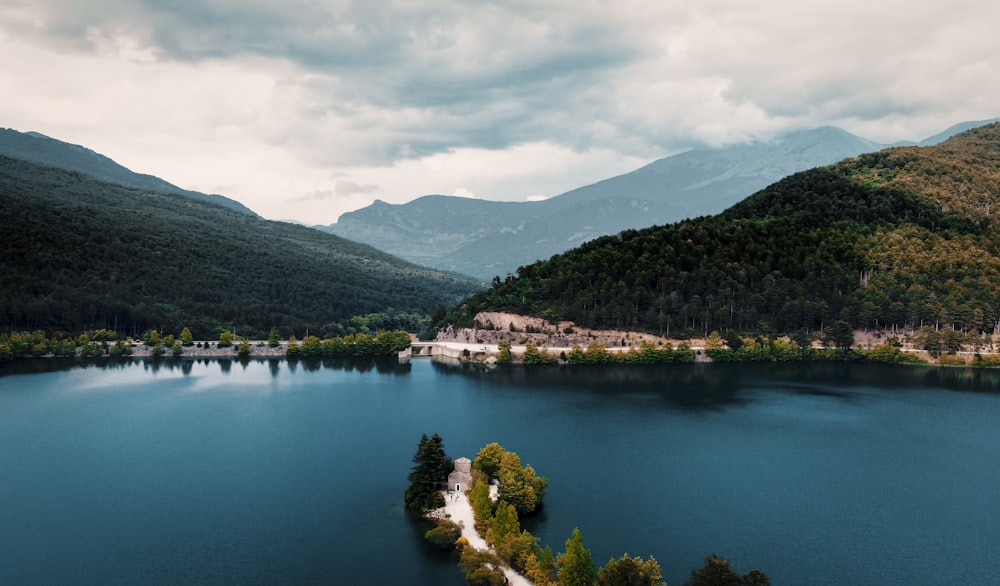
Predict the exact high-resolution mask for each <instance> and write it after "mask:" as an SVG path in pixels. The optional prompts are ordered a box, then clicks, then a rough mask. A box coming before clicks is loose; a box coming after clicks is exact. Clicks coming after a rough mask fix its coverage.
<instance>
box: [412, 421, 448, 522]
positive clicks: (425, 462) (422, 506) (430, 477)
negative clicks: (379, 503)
mask: <svg viewBox="0 0 1000 586" xmlns="http://www.w3.org/2000/svg"><path fill="white" fill-rule="evenodd" d="M413 463H414V465H413V470H412V471H411V472H410V475H409V477H408V480H409V481H410V486H409V488H407V489H406V494H405V495H404V497H405V501H406V506H407V507H409V508H411V509H414V510H417V511H425V510H428V509H433V508H437V507H439V506H442V505H443V504H444V498H443V497H442V496H441V490H442V489H444V485H445V482H447V480H448V472H449V470H448V468H449V465H448V464H449V461H448V457H447V456H446V455H445V453H444V442H443V441H442V440H441V436H439V435H438V434H436V433H435V434H434V435H432V436H431V437H427V434H423V435H422V436H421V438H420V445H419V446H418V447H417V453H416V454H415V455H414V456H413Z"/></svg>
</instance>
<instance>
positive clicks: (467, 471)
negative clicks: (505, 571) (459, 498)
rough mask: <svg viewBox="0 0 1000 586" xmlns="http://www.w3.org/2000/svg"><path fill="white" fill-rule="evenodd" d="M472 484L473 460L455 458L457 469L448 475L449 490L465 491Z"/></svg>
mask: <svg viewBox="0 0 1000 586" xmlns="http://www.w3.org/2000/svg"><path fill="white" fill-rule="evenodd" d="M470 484H472V460H470V459H468V458H459V459H457V460H455V470H454V471H453V472H452V473H451V474H449V475H448V490H454V491H458V492H463V491H466V490H469V485H470Z"/></svg>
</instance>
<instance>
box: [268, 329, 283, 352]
mask: <svg viewBox="0 0 1000 586" xmlns="http://www.w3.org/2000/svg"><path fill="white" fill-rule="evenodd" d="M279 344H281V334H279V333H278V328H271V331H270V333H268V334H267V345H268V346H269V347H271V348H277V347H278V345H279Z"/></svg>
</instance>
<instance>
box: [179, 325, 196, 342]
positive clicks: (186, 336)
mask: <svg viewBox="0 0 1000 586" xmlns="http://www.w3.org/2000/svg"><path fill="white" fill-rule="evenodd" d="M181 344H183V345H185V346H192V345H194V336H192V335H191V330H189V329H188V328H184V329H183V330H181Z"/></svg>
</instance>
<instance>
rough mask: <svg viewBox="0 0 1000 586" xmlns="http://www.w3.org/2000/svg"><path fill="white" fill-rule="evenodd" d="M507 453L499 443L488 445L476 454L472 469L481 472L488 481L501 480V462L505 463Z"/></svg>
mask: <svg viewBox="0 0 1000 586" xmlns="http://www.w3.org/2000/svg"><path fill="white" fill-rule="evenodd" d="M505 453H507V451H506V450H504V449H503V448H502V447H501V446H500V444H498V443H497V442H491V443H489V444H486V445H485V446H483V447H482V448H481V449H480V450H479V453H478V454H476V459H475V460H473V462H472V467H473V468H475V469H476V470H481V471H482V473H483V474H484V475H486V478H487V479H490V478H499V476H498V474H499V472H500V462H502V461H503V455H504V454H505Z"/></svg>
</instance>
